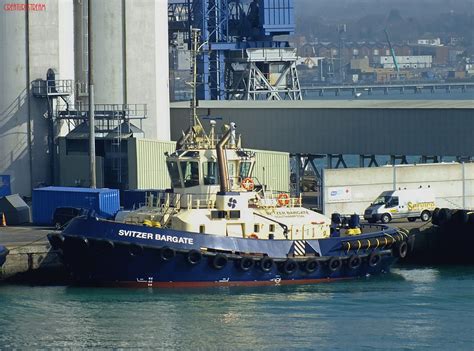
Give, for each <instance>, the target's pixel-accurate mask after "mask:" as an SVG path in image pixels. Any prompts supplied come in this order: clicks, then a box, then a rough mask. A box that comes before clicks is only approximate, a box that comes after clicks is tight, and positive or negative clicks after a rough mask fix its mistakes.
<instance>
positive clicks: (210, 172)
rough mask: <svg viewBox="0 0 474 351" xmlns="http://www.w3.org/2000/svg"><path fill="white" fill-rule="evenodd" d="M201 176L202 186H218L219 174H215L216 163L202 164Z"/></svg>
mask: <svg viewBox="0 0 474 351" xmlns="http://www.w3.org/2000/svg"><path fill="white" fill-rule="evenodd" d="M202 176H203V178H204V185H216V184H219V174H218V173H217V162H204V163H203V164H202Z"/></svg>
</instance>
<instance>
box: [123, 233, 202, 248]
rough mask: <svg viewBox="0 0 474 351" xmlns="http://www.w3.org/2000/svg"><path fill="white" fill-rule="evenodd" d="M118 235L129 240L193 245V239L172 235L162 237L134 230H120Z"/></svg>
mask: <svg viewBox="0 0 474 351" xmlns="http://www.w3.org/2000/svg"><path fill="white" fill-rule="evenodd" d="M118 235H119V236H124V237H129V238H135V239H145V240H157V241H167V242H171V243H179V244H188V245H192V244H193V238H186V237H177V236H173V235H164V234H163V235H160V234H153V233H146V232H139V231H135V230H125V229H120V230H119V231H118Z"/></svg>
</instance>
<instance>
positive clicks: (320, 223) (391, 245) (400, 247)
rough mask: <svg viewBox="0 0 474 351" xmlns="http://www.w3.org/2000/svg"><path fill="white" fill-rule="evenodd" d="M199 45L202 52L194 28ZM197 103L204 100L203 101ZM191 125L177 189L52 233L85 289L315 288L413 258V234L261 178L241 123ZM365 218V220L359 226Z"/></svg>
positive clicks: (174, 168) (174, 181) (178, 161)
mask: <svg viewBox="0 0 474 351" xmlns="http://www.w3.org/2000/svg"><path fill="white" fill-rule="evenodd" d="M193 38H194V47H195V48H196V47H198V43H197V35H196V33H195V32H193ZM193 101H194V99H193ZM191 112H192V116H191V120H192V122H191V126H190V128H188V130H187V132H185V133H183V137H182V138H181V139H180V140H178V142H177V143H176V151H175V152H173V153H171V154H166V167H167V169H168V173H169V176H170V180H171V185H172V187H171V189H168V190H167V191H166V192H165V193H164V194H162V195H158V196H154V197H153V196H150V197H149V198H147V201H146V204H144V205H143V206H142V207H140V208H138V209H136V210H133V211H119V212H118V213H117V214H116V216H115V220H114V221H111V220H102V219H100V218H96V217H95V216H93V215H92V213H90V214H87V215H83V216H80V217H76V218H74V219H73V220H71V221H70V222H69V224H68V225H67V226H66V227H65V228H64V229H63V231H62V232H61V233H53V234H49V235H48V238H49V241H50V243H51V245H52V246H53V247H54V248H56V249H59V250H61V251H62V256H63V259H64V262H65V264H66V266H67V267H68V269H69V270H70V272H71V274H72V275H73V277H74V278H75V279H76V282H77V283H80V284H93V285H124V286H140V287H203V286H219V285H225V286H232V285H247V286H254V285H281V284H309V283H321V282H327V281H331V280H341V279H349V278H357V277H366V276H368V275H376V274H382V273H386V272H388V271H389V269H390V266H391V265H392V264H393V263H394V262H395V261H396V260H397V258H399V257H404V256H405V255H406V253H407V247H408V245H407V242H408V241H409V237H408V235H407V233H405V232H400V231H397V230H396V229H394V228H390V227H388V226H386V225H370V226H364V225H359V221H358V217H357V218H354V220H353V221H351V223H352V225H351V226H347V225H340V224H338V223H336V221H331V219H330V218H328V217H327V216H324V215H322V214H320V213H317V212H314V211H311V210H309V209H306V208H304V207H303V206H302V201H301V197H292V196H291V195H290V194H288V193H286V192H282V191H272V190H271V189H269V188H268V187H267V186H266V185H265V184H262V183H261V182H260V181H259V179H257V178H256V177H253V176H252V174H253V171H254V169H255V168H256V167H257V165H255V154H254V153H253V152H251V151H248V150H244V149H243V148H241V146H240V144H241V140H240V137H238V136H237V135H236V126H235V124H233V123H231V124H230V125H223V126H222V128H223V130H224V133H225V134H224V135H223V136H222V137H220V138H218V137H217V136H216V135H217V133H216V132H215V128H216V121H213V120H211V121H210V131H209V133H206V131H205V129H204V127H203V126H202V124H201V121H200V120H199V119H198V117H197V115H196V110H195V103H194V102H193V104H192V109H191ZM355 219H357V220H355Z"/></svg>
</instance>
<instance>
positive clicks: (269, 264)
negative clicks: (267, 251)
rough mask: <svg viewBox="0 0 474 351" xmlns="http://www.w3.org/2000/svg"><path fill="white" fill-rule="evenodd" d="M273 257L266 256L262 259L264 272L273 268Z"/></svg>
mask: <svg viewBox="0 0 474 351" xmlns="http://www.w3.org/2000/svg"><path fill="white" fill-rule="evenodd" d="M273 265H274V262H273V259H272V258H270V257H268V256H265V257H263V258H262V259H261V260H260V269H261V270H262V271H264V272H270V271H271V270H272V268H273Z"/></svg>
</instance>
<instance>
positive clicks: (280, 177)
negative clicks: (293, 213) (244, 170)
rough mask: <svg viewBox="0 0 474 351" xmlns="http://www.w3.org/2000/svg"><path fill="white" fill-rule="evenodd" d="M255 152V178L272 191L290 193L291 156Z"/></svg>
mask: <svg viewBox="0 0 474 351" xmlns="http://www.w3.org/2000/svg"><path fill="white" fill-rule="evenodd" d="M252 151H255V168H254V171H253V176H254V177H255V178H257V180H258V181H259V182H260V183H262V184H267V185H268V186H269V188H270V189H272V190H278V191H286V192H288V191H289V189H290V155H289V154H288V153H286V152H277V151H265V150H252Z"/></svg>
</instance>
